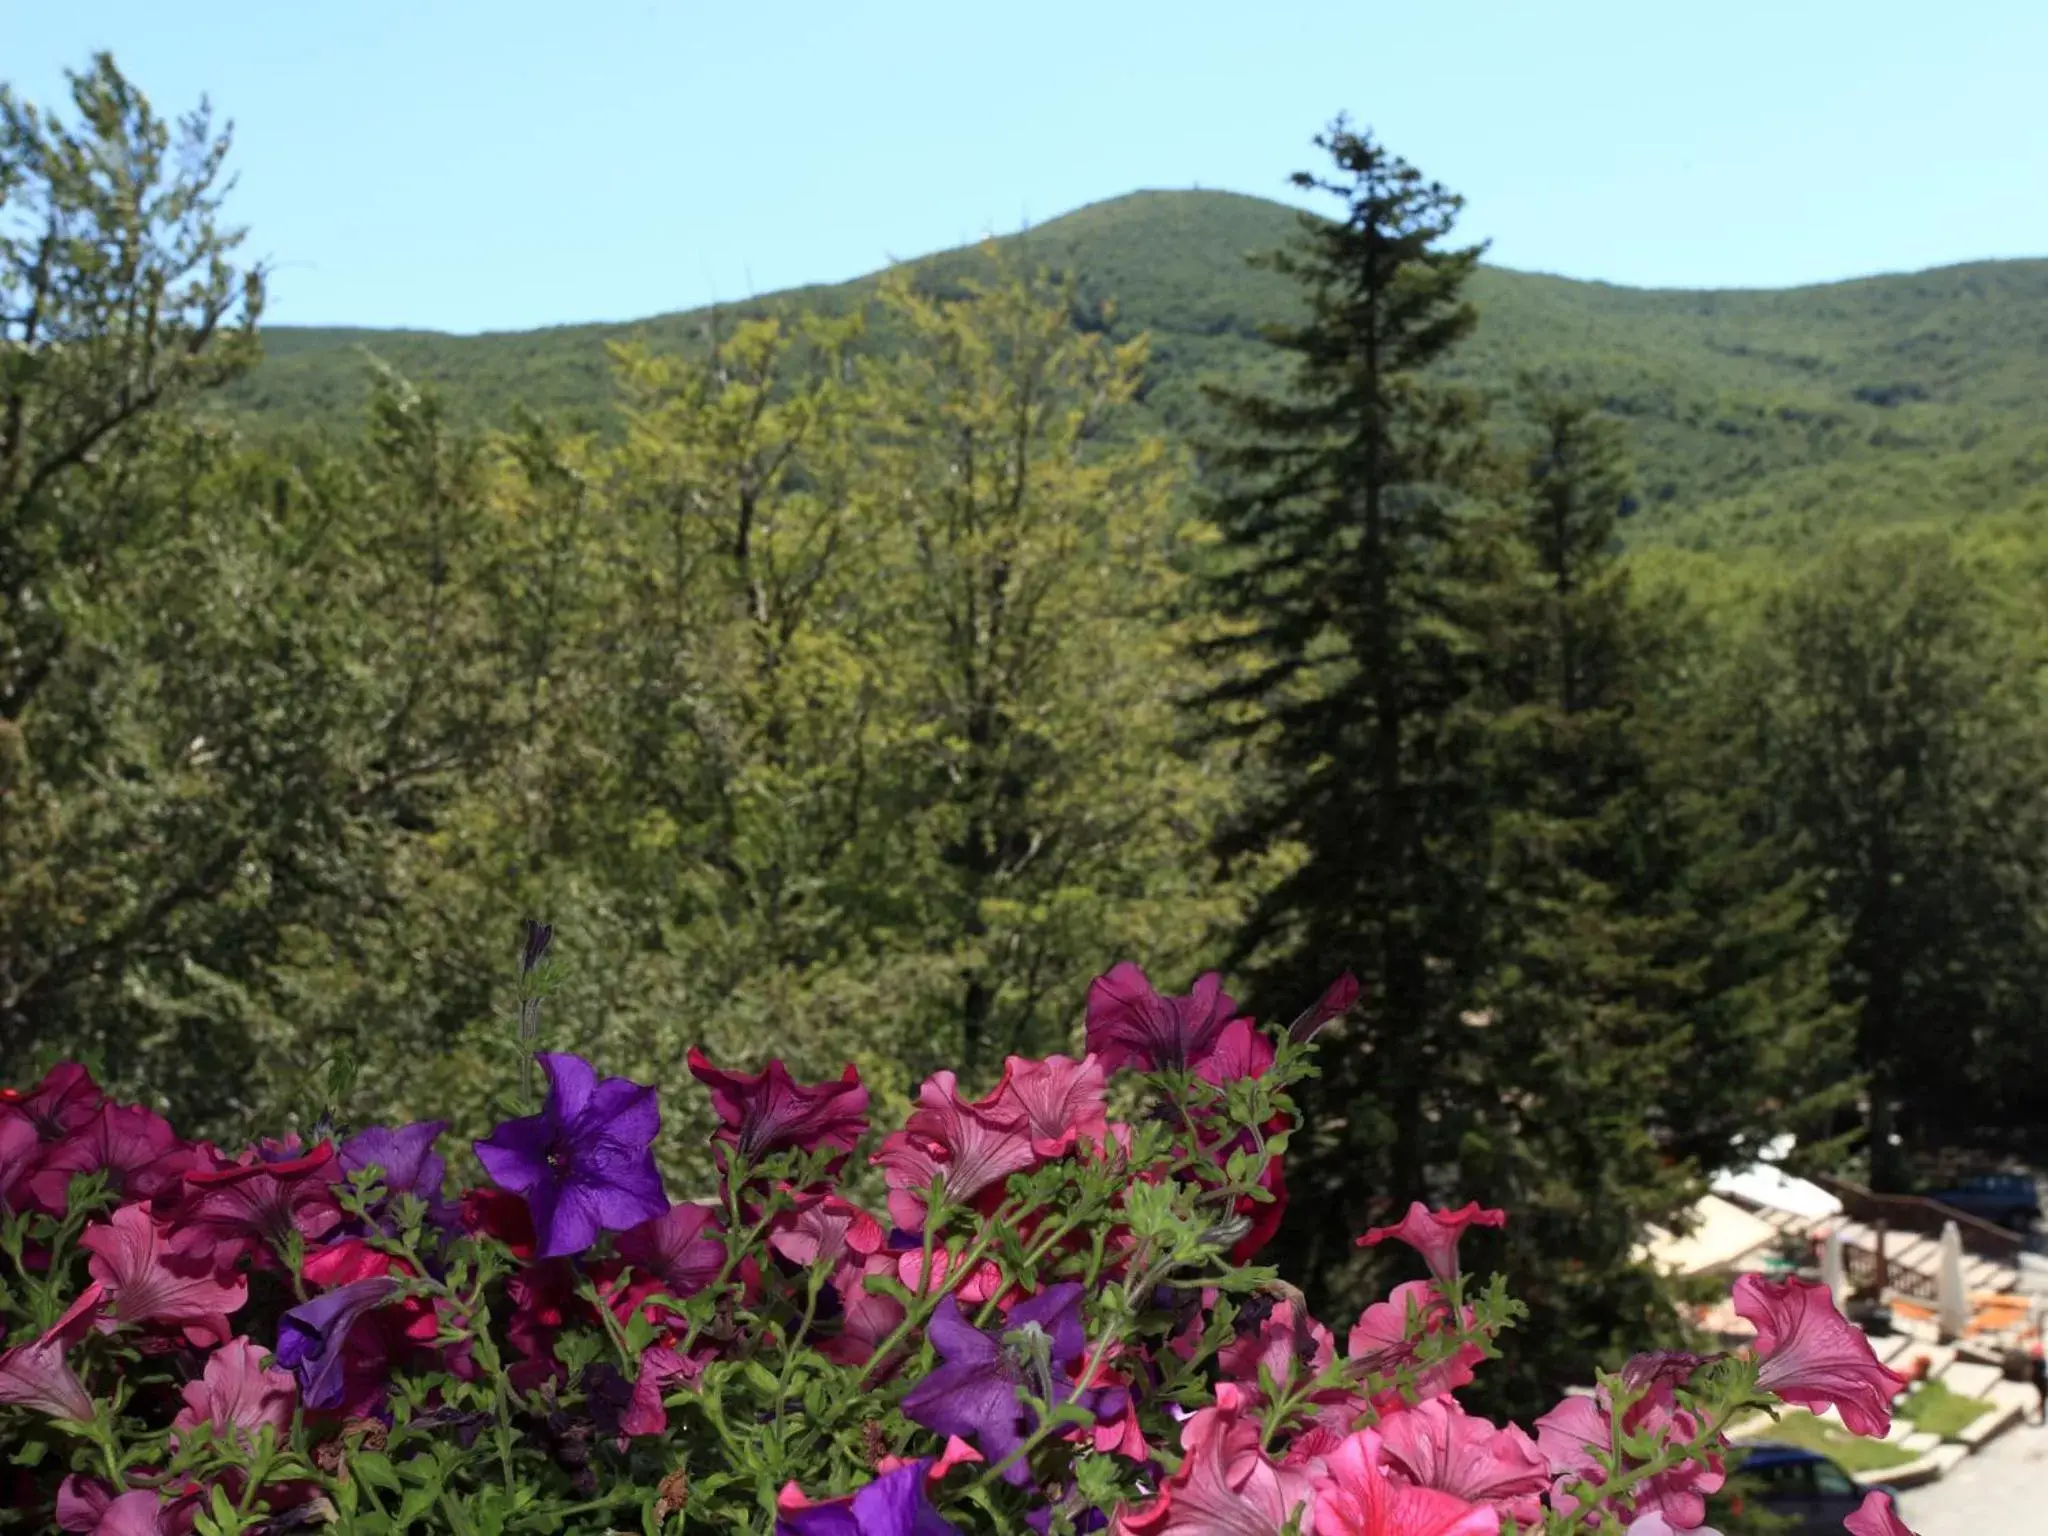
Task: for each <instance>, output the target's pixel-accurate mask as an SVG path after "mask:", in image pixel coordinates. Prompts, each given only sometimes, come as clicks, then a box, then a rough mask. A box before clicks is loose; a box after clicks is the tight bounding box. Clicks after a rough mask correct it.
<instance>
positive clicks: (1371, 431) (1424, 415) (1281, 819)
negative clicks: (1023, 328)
mask: <svg viewBox="0 0 2048 1536" xmlns="http://www.w3.org/2000/svg"><path fill="white" fill-rule="evenodd" d="M1316 142H1317V144H1318V146H1319V147H1321V148H1323V149H1324V150H1326V151H1327V152H1328V153H1329V155H1330V158H1331V161H1332V163H1333V168H1334V169H1333V173H1332V174H1330V175H1328V176H1318V175H1314V174H1310V173H1303V174H1301V175H1298V176H1297V177H1296V178H1295V182H1296V184H1297V185H1298V186H1301V187H1302V188H1304V189H1307V190H1312V191H1319V192H1324V193H1327V194H1329V195H1331V196H1332V197H1334V198H1336V199H1337V200H1338V201H1339V202H1340V204H1341V208H1340V210H1339V212H1338V216H1337V217H1336V218H1334V219H1332V220H1329V221H1324V220H1320V219H1310V218H1305V219H1304V222H1303V228H1302V234H1301V237H1300V239H1299V241H1298V243H1297V244H1296V245H1295V246H1294V247H1293V248H1292V249H1290V250H1288V251H1285V252H1283V253H1280V254H1277V255H1275V256H1272V257H1269V258H1265V260H1266V261H1267V262H1268V264H1270V266H1271V267H1272V268H1273V269H1275V270H1277V271H1279V272H1281V273H1283V274H1286V275H1287V276H1290V277H1292V278H1294V279H1295V280H1296V281H1297V282H1298V283H1299V284H1300V285H1301V288H1302V291H1303V295H1304V297H1305V299H1306V301H1307V316H1306V318H1305V319H1304V320H1303V321H1301V322H1300V323H1299V324H1296V325H1292V326H1289V327H1286V328H1283V329H1279V330H1276V331H1275V332H1274V333H1272V339H1273V341H1274V342H1275V344H1276V345H1277V346H1278V347H1279V348H1280V349H1281V350H1282V351H1283V352H1284V353H1285V354H1286V355H1287V356H1288V358H1289V359H1290V361H1291V362H1292V364H1293V376H1292V380H1291V387H1290V388H1289V389H1288V390H1287V391H1286V392H1285V393H1284V394H1281V395H1278V396H1260V395H1248V394H1220V393H1219V394H1218V395H1217V396H1216V399H1217V401H1218V403H1219V404H1220V405H1221V406H1222V407H1223V408H1224V410H1225V412H1226V414H1227V417H1228V419H1229V420H1230V421H1231V422H1232V423H1233V425H1234V427H1235V432H1234V433H1233V434H1232V435H1231V436H1230V437H1229V438H1228V439H1227V440H1226V441H1224V442H1222V443H1219V444H1218V445H1216V446H1215V448H1214V449H1213V450H1212V453H1211V461H1212V466H1213V471H1214V480H1215V484H1216V491H1215V493H1214V494H1213V496H1212V498H1211V503H1210V507H1209V516H1210V518H1211V520H1212V521H1213V522H1214V523H1215V524H1216V526H1217V527H1218V529H1219V531H1220V533H1221V535H1222V539H1223V544H1224V552H1225V557H1224V559H1223V560H1222V561H1221V562H1220V567H1221V568H1220V569H1219V570H1218V571H1217V573H1216V574H1215V577H1214V591H1215V595H1216V597H1217V599H1218V600H1219V602H1220V605H1221V606H1222V608H1223V610H1224V611H1225V613H1226V614H1228V615H1229V616H1230V617H1231V618H1232V620H1233V627H1232V630H1231V632H1230V634H1229V636H1228V637H1227V638H1226V639H1225V640H1223V641H1221V642H1219V648H1220V649H1221V651H1222V653H1223V655H1224V657H1225V658H1226V659H1227V661H1228V664H1229V665H1230V667H1231V669H1232V675H1231V676H1230V678H1229V680H1228V681H1227V682H1226V683H1224V684H1223V685H1222V686H1220V687H1219V688H1218V689H1217V690H1215V692H1214V693H1213V694H1212V695H1211V697H1210V699H1209V705H1210V708H1211V711H1212V712H1213V718H1214V719H1215V721H1216V722H1217V724H1218V728H1219V729H1221V730H1223V731H1224V732H1226V733H1230V734H1234V735H1236V736H1238V737H1239V738H1241V739H1242V740H1244V741H1246V742H1247V743H1248V744H1250V745H1251V746H1252V747H1253V749H1254V751H1253V754H1252V756H1253V758H1254V760H1255V761H1256V762H1257V763H1258V764H1259V765H1260V767H1261V769H1262V771H1263V772H1264V774H1265V782H1264V784H1263V786H1262V789H1263V792H1262V793H1261V794H1260V795H1259V796H1258V798H1257V800H1256V802H1255V803H1254V805H1253V806H1252V808H1251V809H1250V810H1249V811H1248V812H1247V813H1246V815H1245V816H1244V818H1243V819H1242V820H1241V821H1240V823H1239V824H1238V825H1237V826H1236V827H1234V828H1233V829H1232V831H1231V833H1230V834H1229V835H1228V836H1227V837H1226V838H1225V839H1224V841H1223V845H1222V846H1223V848H1224V850H1225V852H1226V855H1238V854H1245V853H1251V852H1261V853H1271V852H1273V851H1274V850H1277V849H1283V848H1291V849H1293V850H1295V853H1294V860H1295V867H1294V868H1293V869H1292V871H1291V872H1290V873H1288V874H1287V875H1286V876H1285V877H1284V878H1282V879H1280V880H1279V881H1278V882H1277V883H1276V884H1275V885H1273V887H1272V888H1271V890H1270V892H1269V894H1268V895H1267V896H1266V897H1265V898H1264V900H1263V901H1262V902H1261V904H1260V905H1259V907H1258V908H1257V910H1256V912H1255V913H1254V914H1253V917H1252V920H1251V922H1250V923H1249V924H1248V926H1247V928H1246V930H1245V932H1244V935H1243V938H1242V939H1241V941H1240V943H1239V947H1238V950H1237V952H1236V954H1235V955H1234V956H1233V964H1234V967H1235V970H1236V973H1237V974H1239V975H1242V976H1247V977H1249V978H1250V980H1251V983H1252V988H1253V994H1254V1002H1255V1005H1256V1006H1257V1007H1258V1008H1260V1009H1261V1010H1263V1011H1265V1012H1267V1013H1272V1012H1275V1011H1278V1010H1283V1009H1287V1008H1289V1006H1290V1005H1294V1006H1299V1005H1300V1004H1301V1003H1303V1002H1305V1001H1306V1000H1307V999H1309V998H1312V997H1313V996H1314V995H1315V994H1316V992H1317V990H1318V989H1319V988H1320V987H1321V986H1322V984H1323V983H1324V982H1325V981H1326V980H1327V979H1328V977H1329V975H1330V974H1331V973H1333V972H1334V971H1335V970H1337V969H1339V968H1341V967H1344V966H1349V967H1351V968H1352V969H1353V970H1355V971H1356V973H1357V975H1358V977H1359V979H1360V981H1361V982H1362V984H1363V987H1364V997H1363V1001H1362V1003H1361V1006H1360V1008H1359V1009H1358V1010H1357V1011H1356V1012H1355V1013H1354V1015H1353V1016H1352V1019H1351V1021H1350V1023H1349V1024H1348V1026H1347V1029H1348V1035H1349V1037H1348V1038H1347V1039H1345V1040H1344V1041H1343V1042H1342V1043H1341V1045H1336V1046H1333V1048H1332V1049H1331V1050H1330V1051H1328V1052H1327V1053H1326V1054H1325V1065H1324V1073H1325V1075H1324V1077H1323V1078H1322V1079H1321V1081H1320V1082H1319V1083H1317V1084H1316V1085H1314V1086H1313V1088H1312V1089H1311V1091H1310V1097H1311V1099H1312V1100H1313V1101H1314V1102H1313V1103H1312V1104H1311V1105H1310V1113H1309V1117H1308V1119H1309V1124H1310V1126H1311V1127H1312V1128H1313V1129H1314V1134H1315V1135H1316V1138H1317V1139H1316V1140H1315V1141H1314V1142H1313V1143H1312V1144H1311V1145H1309V1146H1306V1147H1297V1148H1296V1149H1295V1154H1294V1160H1293V1163H1292V1167H1293V1168H1294V1169H1295V1170H1297V1173H1298V1177H1299V1178H1300V1179H1303V1180H1306V1181H1307V1184H1308V1186H1309V1188H1308V1190H1307V1191H1306V1192H1303V1193H1305V1196H1306V1198H1302V1194H1301V1193H1298V1195H1297V1206H1298V1208H1304V1209H1306V1210H1308V1211H1309V1212H1311V1213H1312V1219H1304V1220H1301V1221H1299V1222H1298V1223H1296V1224H1295V1226H1293V1227H1291V1228H1290V1229H1289V1234H1288V1236H1289V1237H1290V1238H1291V1240H1292V1241H1293V1242H1294V1243H1295V1245H1296V1247H1297V1252H1296V1253H1295V1254H1294V1255H1293V1266H1292V1267H1293V1272H1296V1273H1303V1274H1310V1275H1312V1276H1313V1277H1314V1278H1315V1279H1316V1280H1319V1281H1324V1282H1327V1281H1329V1280H1331V1279H1333V1278H1336V1276H1337V1274H1338V1266H1339V1265H1341V1264H1343V1263H1345V1262H1347V1261H1348V1260H1349V1258H1350V1254H1349V1248H1348V1243H1345V1244H1344V1246H1343V1248H1342V1249H1339V1248H1337V1247H1336V1246H1335V1245H1336V1244H1337V1242H1339V1241H1340V1240H1341V1239H1339V1238H1336V1237H1333V1236H1332V1234H1344V1233H1351V1232H1356V1231H1358V1230H1360V1228H1361V1226H1362V1225H1363V1224H1364V1223H1366V1222H1368V1221H1370V1220H1373V1219H1375V1218H1377V1217H1379V1216H1381V1215H1384V1214H1385V1210H1386V1208H1385V1207H1384V1205H1383V1204H1381V1203H1380V1202H1382V1201H1384V1199H1385V1198H1386V1193H1385V1192H1387V1191H1396V1190H1398V1191H1402V1192H1404V1196H1405V1194H1409V1193H1413V1192H1415V1191H1417V1190H1421V1189H1424V1188H1426V1187H1427V1186H1426V1182H1425V1178H1424V1175H1425V1172H1426V1170H1427V1169H1428V1168H1430V1167H1431V1166H1432V1165H1434V1164H1437V1163H1439V1162H1441V1161H1442V1158H1443V1154H1444V1152H1445V1146H1444V1143H1443V1134H1442V1133H1443V1132H1444V1131H1447V1130H1449V1129H1450V1127H1449V1126H1448V1125H1447V1124H1446V1123H1444V1122H1443V1121H1442V1117H1441V1109H1442V1105H1443V1101H1444V1099H1445V1097H1446V1095H1447V1093H1448V1092H1449V1091H1450V1083H1451V1082H1452V1080H1453V1078H1454V1077H1455V1076H1457V1075H1458V1071H1459V1069H1458V1067H1457V1065H1456V1062H1455V1060H1454V1058H1456V1057H1458V1056H1461V1055H1463V1054H1464V1053H1465V1052H1466V1051H1467V1050H1468V1049H1469V1045H1468V1043H1467V1040H1466V1036H1467V1035H1468V1034H1469V1031H1468V1030H1467V1029H1466V1027H1465V1026H1464V1025H1463V1024H1462V1023H1461V1022H1460V1019H1461V1014H1462V1013H1463V1012H1464V1011H1465V1009H1466V1003H1467V999H1468V997H1469V994H1470V990H1471V978H1472V976H1473V975H1474V974H1475V972H1476V970H1477V967H1478V964H1479V960H1480V956H1479V954H1478V953H1477V949H1476V946H1477V945H1478V944H1479V943H1480V942H1481V941H1482V939H1483V932H1482V930H1483V924H1482V923H1480V922H1479V921H1478V920H1477V917H1478V911H1479V908H1480V906H1481V905H1482V903H1483V900H1484V895H1485V868H1484V866H1485V849H1486V843H1487V839H1488V837H1489V831H1488V824H1487V818H1486V813H1485V806H1484V803H1483V789H1482V785H1483V768H1482V765H1481V763H1480V762H1479V755H1480V748H1481V746H1482V744H1483V742H1482V738H1483V731H1482V730H1481V729H1480V722H1479V721H1478V719H1477V718H1476V717H1475V716H1474V715H1473V714H1472V713H1471V711H1470V708H1469V706H1470V704H1471V703H1472V702H1473V700H1474V699H1475V697H1476V690H1477V687H1478V684H1479V682H1480V680H1481V676H1482V668H1481V659H1480V657H1479V654H1478V651H1477V649H1476V647H1475V645H1474V643H1473V638H1474V637H1473V635H1472V632H1471V629H1470V618H1471V615H1470V613H1469V612H1468V606H1467V604H1468V599H1469V598H1470V597H1471V596H1472V591H1471V583H1470V580H1469V573H1468V572H1466V570H1465V569H1464V568H1463V565H1462V563H1461V542H1462V536H1463V535H1464V533H1465V532H1467V531H1468V530H1467V525H1468V523H1469V521H1470V519H1471V517H1472V511H1471V507H1470V504H1469V501H1468V499H1467V497H1466V495H1465V492H1464V491H1463V489H1461V486H1462V483H1463V482H1464V480H1465V478H1466V476H1467V474H1468V472H1469V470H1470V469H1471V467H1472V465H1473V463H1474V461H1475V459H1476V456H1477V452H1478V446H1477V445H1478V435H1477V432H1476V430H1475V429H1476V424H1477V410H1476V408H1475V406H1474V404H1473V402H1472V401H1471V400H1470V399H1468V398H1467V397H1465V396H1463V395H1461V394H1459V393H1457V392H1454V391H1453V390H1450V389H1448V388H1446V387H1444V386H1442V385H1441V384H1438V383H1435V382H1433V381H1431V380H1429V379H1427V378H1426V377H1425V370H1427V369H1428V368H1429V367H1430V365H1431V364H1433V363H1436V362H1438V361H1439V360H1440V359H1442V358H1443V357H1444V356H1445V355H1446V354H1447V353H1448V352H1450V350H1451V349H1452V348H1453V347H1454V346H1455V345H1456V344H1457V342H1458V341H1459V340H1460V339H1461V338H1462V337H1464V336H1465V335H1466V334H1467V333H1468V332H1469V331H1470V330H1471V328H1472V326H1473V323H1474V319H1475V314H1474V311H1473V308H1472V306H1471V305H1470V304H1469V303H1467V302H1466V299H1465V296H1464V289H1465V284H1466V281H1467V279H1468V278H1469V277H1470V276H1471V274H1472V271H1473V269H1474V267H1475V266H1476V265H1477V263H1478V260H1479V256H1480V249H1481V248H1480V247H1477V246H1462V247H1457V246H1452V245H1450V244H1449V243H1448V242H1449V240H1450V236H1451V234H1452V230H1453V226H1454V223H1455V220H1456V217H1457V214H1458V210H1459V207H1460V199H1458V198H1457V197H1456V196H1454V195H1453V194H1451V193H1450V192H1448V191H1446V190H1445V189H1444V188H1443V187H1441V186H1439V185H1437V184H1436V183H1433V182H1430V181H1427V180H1425V179H1424V177H1423V176H1422V174H1421V173H1420V172H1419V171H1417V170H1416V169H1415V168H1414V167H1413V166H1410V165H1409V164H1407V163H1406V162H1405V161H1403V160H1401V159H1400V158H1398V157H1397V156H1395V155H1393V154H1391V153H1389V152H1388V151H1387V150H1386V149H1385V148H1383V147H1382V146H1381V145H1379V144H1378V143H1376V142H1375V141H1374V140H1373V139H1372V138H1371V137H1370V135H1368V134H1365V133H1361V132H1357V131H1354V130H1353V129H1352V128H1350V127H1349V126H1348V125H1347V124H1346V123H1345V121H1344V120H1343V119H1341V118H1340V119H1339V120H1338V121H1337V122H1336V123H1335V124H1333V125H1332V126H1331V128H1330V129H1329V130H1328V131H1327V132H1326V133H1325V134H1324V135H1323V136H1321V137H1320V138H1319V139H1318V140H1317V141H1316Z"/></svg>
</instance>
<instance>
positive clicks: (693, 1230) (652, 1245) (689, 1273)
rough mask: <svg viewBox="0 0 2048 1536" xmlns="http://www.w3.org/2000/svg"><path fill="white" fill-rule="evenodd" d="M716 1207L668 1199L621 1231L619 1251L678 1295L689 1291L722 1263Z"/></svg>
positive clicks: (692, 1292)
mask: <svg viewBox="0 0 2048 1536" xmlns="http://www.w3.org/2000/svg"><path fill="white" fill-rule="evenodd" d="M718 1231H719V1226H718V1220H717V1213H716V1212H715V1211H713V1210H712V1208H711V1207H710V1206H708V1205H696V1204H682V1205H672V1206H670V1207H669V1208H668V1209H667V1210H666V1211H664V1212H662V1214H661V1215H659V1216H656V1217H654V1218H653V1219H652V1220H650V1221H643V1222H641V1223H640V1225H639V1226H637V1227H634V1228H633V1229H632V1230H630V1231H628V1232H627V1233H625V1234H624V1235H623V1236H621V1237H620V1238H619V1240H618V1242H617V1244H616V1245H615V1246H616V1247H617V1249H618V1253H619V1257H620V1258H622V1259H624V1260H625V1261H626V1262H627V1263H628V1264H631V1265H632V1266H633V1268H634V1269H636V1270H637V1271H639V1272H640V1273H641V1274H642V1275H643V1276H645V1277H647V1278H649V1279H652V1280H658V1281H660V1283H661V1287H662V1289H663V1290H665V1291H667V1292H668V1294H669V1295H671V1296H674V1297H675V1298H677V1299H678V1300H681V1299H682V1298H683V1297H686V1296H694V1295H696V1294H697V1292H699V1291H701V1290H703V1289H704V1287H705V1286H707V1285H709V1284H710V1283H711V1282H712V1281H713V1280H715V1279H717V1278H718V1272H719V1270H721V1269H722V1268H724V1267H725V1243H724V1241H723V1240H722V1239H720V1237H719V1236H718Z"/></svg>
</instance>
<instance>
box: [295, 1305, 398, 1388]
mask: <svg viewBox="0 0 2048 1536" xmlns="http://www.w3.org/2000/svg"><path fill="white" fill-rule="evenodd" d="M397 1291H398V1282H397V1281H396V1280H393V1279H391V1278H390V1277H389V1276H386V1275H372V1276H371V1277H370V1278H369V1279H367V1280H352V1281H350V1282H349V1283H348V1284H347V1285H338V1286H336V1287H335V1288H334V1289H333V1290H331V1291H323V1292H322V1293H321V1294H320V1295H318V1296H315V1297H314V1298H313V1299H312V1300H311V1301H307V1302H301V1303H300V1304H299V1305H298V1306H296V1307H293V1308H292V1309H291V1310H290V1311H289V1312H287V1313H285V1315H284V1316H283V1317H282V1318H280V1319H279V1320H278V1328H277V1363H278V1364H279V1365H281V1366H284V1367H285V1368H286V1369H287V1370H289V1371H290V1372H291V1373H292V1374H293V1375H294V1376H295V1377H297V1378H298V1383H299V1396H300V1398H301V1399H302V1400H303V1401H304V1402H305V1405H306V1406H307V1407H308V1408H332V1407H333V1406H334V1405H335V1404H337V1403H339V1402H340V1401H341V1399H342V1396H343V1392H344V1389H345V1385H346V1384H345V1382H344V1380H343V1377H342V1363H343V1357H342V1349H343V1346H344V1345H346V1344H347V1343H348V1336H349V1331H350V1330H351V1329H352V1328H354V1327H355V1325H356V1324H357V1323H358V1322H360V1321H361V1320H362V1319H363V1318H364V1317H365V1316H366V1315H367V1314H369V1313H371V1312H374V1311H376V1310H377V1309H378V1308H379V1307H381V1306H383V1305H384V1304H385V1303H386V1302H388V1301H390V1300H391V1298H392V1297H393V1296H394V1295H395V1294H396V1293H397Z"/></svg>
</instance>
